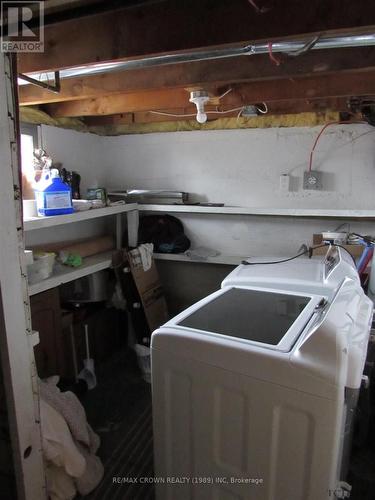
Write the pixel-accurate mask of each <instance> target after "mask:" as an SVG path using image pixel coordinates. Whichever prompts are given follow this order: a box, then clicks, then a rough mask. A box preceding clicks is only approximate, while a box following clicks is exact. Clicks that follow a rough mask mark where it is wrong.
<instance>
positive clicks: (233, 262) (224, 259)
mask: <svg viewBox="0 0 375 500" xmlns="http://www.w3.org/2000/svg"><path fill="white" fill-rule="evenodd" d="M153 256H154V259H156V260H168V261H175V262H195V263H197V264H225V265H228V266H238V265H239V264H241V261H242V260H244V259H246V258H248V256H247V257H245V256H241V255H217V256H215V257H207V259H199V258H194V257H189V255H186V254H184V253H182V254H181V253H179V254H171V253H154V254H153Z"/></svg>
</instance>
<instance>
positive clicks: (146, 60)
mask: <svg viewBox="0 0 375 500" xmlns="http://www.w3.org/2000/svg"><path fill="white" fill-rule="evenodd" d="M372 45H375V33H370V34H362V35H343V36H336V37H328V36H321V37H318V36H314V37H313V38H312V39H311V38H310V39H308V40H306V39H305V40H302V41H300V40H299V41H287V42H275V43H272V53H286V54H288V55H290V56H298V55H301V54H303V53H305V52H307V51H310V50H324V49H338V48H349V47H368V46H372ZM269 50H270V48H269V44H268V43H254V44H250V45H246V46H244V47H225V48H218V49H210V50H196V51H190V52H180V53H177V54H164V55H158V56H147V57H142V58H138V59H130V60H127V61H118V62H112V63H101V64H92V65H86V66H77V67H75V68H69V69H63V70H61V71H60V78H71V77H77V76H86V75H87V76H88V75H96V74H101V73H112V72H115V71H124V70H131V69H142V68H152V67H157V66H167V65H170V64H183V63H189V62H197V61H213V60H217V59H227V58H230V57H239V56H253V55H257V54H267V53H269ZM28 76H32V77H33V78H35V79H37V80H39V81H46V80H53V78H54V74H53V73H50V72H49V73H28ZM20 80H21V78H20V79H19V83H20V84H24V83H27V82H25V81H24V80H22V81H20Z"/></svg>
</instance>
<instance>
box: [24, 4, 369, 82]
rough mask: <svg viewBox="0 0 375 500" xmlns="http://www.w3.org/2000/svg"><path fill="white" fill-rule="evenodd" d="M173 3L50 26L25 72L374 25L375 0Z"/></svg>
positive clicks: (27, 56)
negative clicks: (42, 46) (39, 51)
mask: <svg viewBox="0 0 375 500" xmlns="http://www.w3.org/2000/svg"><path fill="white" fill-rule="evenodd" d="M257 2H258V4H259V5H260V6H261V7H263V8H262V9H261V13H260V11H259V9H258V10H257V9H255V8H254V6H253V5H252V4H251V2H249V1H248V0H219V1H218V0H190V1H189V2H181V1H180V0H166V1H164V2H158V3H155V4H153V3H152V4H148V5H141V6H139V7H135V8H133V9H119V10H116V11H113V12H106V13H101V14H97V15H91V16H87V17H82V18H78V19H70V20H67V21H63V22H60V23H58V24H55V25H52V26H46V27H45V51H44V52H41V53H23V54H19V68H18V69H19V71H20V72H21V73H30V72H46V71H51V70H57V69H61V68H68V67H73V66H80V65H84V64H95V63H98V62H104V61H113V60H118V59H125V58H134V57H142V56H144V55H149V54H159V53H166V52H176V51H182V50H190V49H197V48H203V47H212V46H221V45H228V44H230V45H233V44H241V45H242V44H244V43H248V42H249V41H255V40H266V41H268V40H274V39H280V38H283V37H293V36H297V35H303V34H311V33H315V34H324V33H325V34H326V33H330V32H334V33H338V32H346V31H350V32H357V33H358V32H360V31H361V30H362V31H363V29H365V28H367V27H369V26H371V25H375V3H374V2H373V0H361V6H360V9H359V8H358V2H354V1H353V0H330V1H329V2H321V1H320V0H311V1H309V2H301V1H300V0H289V1H288V3H287V5H286V2H285V0H257Z"/></svg>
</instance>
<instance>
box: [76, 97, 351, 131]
mask: <svg viewBox="0 0 375 500" xmlns="http://www.w3.org/2000/svg"><path fill="white" fill-rule="evenodd" d="M223 108H224V109H225V107H223ZM206 109H207V110H209V109H211V110H213V109H214V108H213V107H212V106H209V107H207V108H206ZM327 110H330V111H343V112H345V111H348V108H347V99H346V98H329V99H311V100H307V99H306V100H305V99H304V100H302V99H300V100H298V101H293V100H291V101H272V102H270V103H269V104H268V114H271V115H280V114H289V113H293V114H295V113H308V112H312V113H320V112H324V113H325V112H326V111H327ZM168 112H169V113H171V114H175V115H176V116H165V115H159V114H157V113H151V112H150V111H140V112H138V113H128V114H120V115H109V116H87V117H85V119H84V121H85V123H86V125H88V126H89V127H91V126H93V127H100V126H106V125H111V126H116V125H128V124H130V123H136V124H137V123H158V122H175V121H179V120H194V119H195V118H194V116H192V117H189V116H182V115H185V114H189V113H195V110H194V108H174V109H169V110H168ZM178 115H180V117H179V116H178ZM236 116H238V110H237V111H234V112H232V113H227V114H221V115H220V114H208V121H210V120H216V119H217V118H231V117H236Z"/></svg>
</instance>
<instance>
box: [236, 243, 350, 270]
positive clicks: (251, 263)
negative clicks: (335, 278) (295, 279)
mask: <svg viewBox="0 0 375 500" xmlns="http://www.w3.org/2000/svg"><path fill="white" fill-rule="evenodd" d="M329 246H333V247H339V248H341V249H342V250H344V251H345V252H346V253H347V254H349V255H350V257H351V258H352V261H353V263H354V266H355V267H357V263H356V260H355V258H354V256H353V255H352V253H351V252H349V250H348V249H347V248H345V247H344V246H343V245H338V244H337V243H334V244H331V243H327V244H325V245H317V246H314V247H310V248H307V249H306V250H304V251H303V252H300V253H298V254H297V255H294V256H293V257H288V258H287V259H282V260H275V261H269V262H249V261H247V260H243V261H242V262H241V264H243V265H244V266H257V265H259V266H263V265H269V264H283V263H284V262H289V261H291V260H294V259H298V257H302V255H306V254H309V258H311V257H312V255H313V253H314V250H316V249H317V248H324V247H329Z"/></svg>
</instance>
